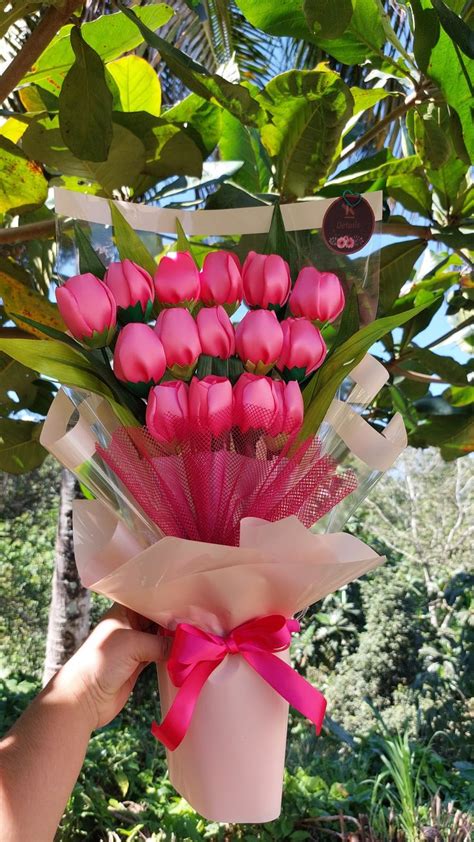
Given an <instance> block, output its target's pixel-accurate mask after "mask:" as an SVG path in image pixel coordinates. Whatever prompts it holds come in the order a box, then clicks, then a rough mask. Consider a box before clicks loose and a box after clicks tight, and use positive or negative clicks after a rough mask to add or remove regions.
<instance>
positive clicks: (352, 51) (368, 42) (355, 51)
mask: <svg viewBox="0 0 474 842" xmlns="http://www.w3.org/2000/svg"><path fill="white" fill-rule="evenodd" d="M333 6H334V9H338V8H339V3H338V0H335V2H334V3H333ZM382 16H383V6H382V3H377V2H376V0H354V11H353V14H352V17H351V20H350V23H349V26H348V27H347V29H346V31H345V32H344V34H343V35H341V37H339V38H333V39H328V38H323V37H316V42H317V44H318V45H319V46H320V47H321V48H322V49H323V50H325V51H326V52H327V53H329V55H331V56H334V58H335V59H337V61H341V62H342V63H343V64H362V63H363V62H364V61H366V60H367V58H368V57H369V56H370V55H371V53H374V54H376V55H380V54H381V53H382V48H383V46H384V43H385V40H386V36H385V31H384V27H383V17H382Z"/></svg>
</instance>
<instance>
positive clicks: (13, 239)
mask: <svg viewBox="0 0 474 842" xmlns="http://www.w3.org/2000/svg"><path fill="white" fill-rule="evenodd" d="M54 235H55V220H54V219H42V220H41V221H40V222H30V223H29V224H28V225H18V226H16V227H15V228H0V245H1V244H2V243H26V242H27V241H28V240H51V239H53V237H54Z"/></svg>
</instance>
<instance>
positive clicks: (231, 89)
mask: <svg viewBox="0 0 474 842" xmlns="http://www.w3.org/2000/svg"><path fill="white" fill-rule="evenodd" d="M119 5H120V8H121V9H122V10H123V12H124V14H125V15H127V17H128V18H129V19H130V20H131V21H133V23H134V24H135V25H136V26H137V27H138V29H139V30H140V32H141V33H142V35H143V38H144V39H145V41H146V42H147V44H149V45H150V47H153V48H154V49H155V50H158V52H159V53H160V55H161V58H162V59H163V60H164V61H165V62H166V64H167V65H168V67H169V69H170V70H171V72H172V73H174V74H175V76H177V77H178V79H181V81H182V82H183V83H184V84H185V85H186V87H188V88H189V90H190V91H193V92H194V93H196V94H198V96H201V97H202V98H203V99H211V100H214V101H215V102H218V103H219V105H221V106H222V107H223V108H225V109H227V110H228V111H230V112H231V114H233V115H234V116H235V117H238V119H239V120H242V122H243V123H246V124H250V125H253V124H258V123H259V122H261V120H262V119H263V114H262V113H261V109H260V108H259V105H258V103H257V101H256V100H255V99H254V98H253V97H252V96H251V94H250V93H249V91H248V90H247V88H244V87H243V85H237V84H233V83H232V82H228V81H227V79H224V77H223V76H220V75H219V74H218V73H210V72H209V71H208V70H207V69H206V68H205V67H204V66H203V65H202V64H198V63H197V62H196V61H194V60H193V59H191V58H190V57H189V56H187V55H186V54H185V53H183V52H181V50H178V49H177V48H176V47H174V46H173V45H172V44H170V43H169V41H166V40H165V39H164V38H160V36H159V35H156V33H155V32H153V31H152V30H151V29H149V27H148V26H146V25H145V24H144V23H143V21H142V20H141V19H140V18H139V17H137V15H136V14H135V12H134V11H132V10H131V9H128V8H126V6H123V5H122V4H121V3H119Z"/></svg>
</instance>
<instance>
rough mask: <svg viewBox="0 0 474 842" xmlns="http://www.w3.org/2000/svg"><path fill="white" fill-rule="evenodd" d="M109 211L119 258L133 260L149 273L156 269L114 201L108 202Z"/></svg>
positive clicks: (147, 252)
mask: <svg viewBox="0 0 474 842" xmlns="http://www.w3.org/2000/svg"><path fill="white" fill-rule="evenodd" d="M110 213H111V214H112V224H113V226H114V242H115V245H116V246H117V249H118V253H119V255H120V259H121V260H126V259H128V260H133V261H135V263H138V265H139V266H143V268H144V269H146V270H147V272H149V273H150V275H153V274H154V272H155V270H156V263H155V261H154V259H153V257H152V256H151V254H150V252H149V251H148V249H147V248H146V246H145V245H144V244H143V243H142V241H141V239H140V237H139V236H138V234H137V232H136V231H134V229H133V228H132V226H131V225H130V223H129V222H127V220H126V219H125V217H124V216H123V214H121V213H120V211H119V209H118V207H117V205H116V204H115V202H110Z"/></svg>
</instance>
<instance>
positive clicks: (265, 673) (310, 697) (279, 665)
mask: <svg viewBox="0 0 474 842" xmlns="http://www.w3.org/2000/svg"><path fill="white" fill-rule="evenodd" d="M241 654H242V655H243V657H244V658H245V660H246V661H247V663H248V664H250V666H251V667H253V669H254V670H255V671H256V672H258V674H259V675H260V676H261V678H263V679H264V680H265V681H266V682H267V684H270V686H271V687H273V689H274V690H276V692H277V693H279V694H280V696H283V698H284V699H286V701H287V702H289V703H290V705H292V707H294V708H296V710H298V711H299V712H300V713H302V714H303V716H306V717H307V719H310V720H311V722H313V723H314V725H315V727H316V733H317V734H319V733H320V731H321V727H322V724H323V719H324V714H325V712H326V699H325V698H324V696H323V694H322V693H320V691H319V690H317V689H316V687H313V686H312V684H310V683H309V681H306V679H305V678H303V676H302V675H300V674H299V673H298V672H296V671H295V670H294V669H293V668H292V667H290V665H289V664H287V663H285V661H282V660H281V659H280V658H277V657H276V655H272V654H271V653H270V652H241Z"/></svg>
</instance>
